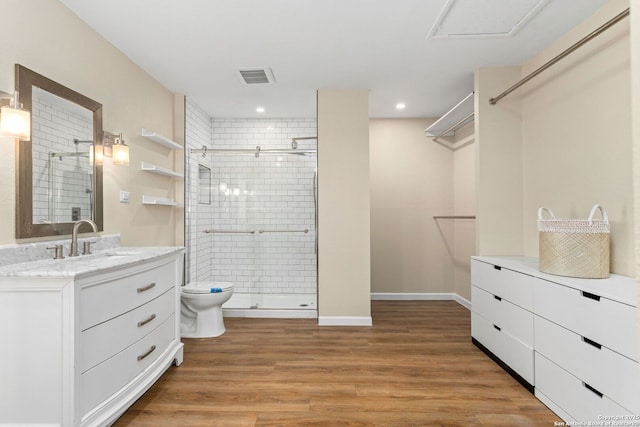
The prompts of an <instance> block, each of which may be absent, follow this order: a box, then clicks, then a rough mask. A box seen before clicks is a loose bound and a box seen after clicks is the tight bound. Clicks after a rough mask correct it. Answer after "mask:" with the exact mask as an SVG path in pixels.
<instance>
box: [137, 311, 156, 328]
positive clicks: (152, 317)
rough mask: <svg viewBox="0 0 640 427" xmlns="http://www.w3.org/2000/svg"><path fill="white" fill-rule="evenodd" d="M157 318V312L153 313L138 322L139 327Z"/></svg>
mask: <svg viewBox="0 0 640 427" xmlns="http://www.w3.org/2000/svg"><path fill="white" fill-rule="evenodd" d="M155 318H156V315H155V314H152V315H151V316H149V317H148V318H147V319H144V320H143V321H141V322H138V328H140V327H142V326H144V325H146V324H147V323H149V322H151V321H152V320H153V319H155Z"/></svg>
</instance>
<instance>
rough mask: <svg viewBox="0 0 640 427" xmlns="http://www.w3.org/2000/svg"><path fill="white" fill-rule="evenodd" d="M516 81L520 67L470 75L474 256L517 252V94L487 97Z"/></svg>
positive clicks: (519, 162)
mask: <svg viewBox="0 0 640 427" xmlns="http://www.w3.org/2000/svg"><path fill="white" fill-rule="evenodd" d="M518 79H520V67H504V68H481V69H479V70H477V71H476V74H475V93H476V94H475V107H474V111H475V121H474V124H475V140H476V142H475V144H476V190H477V191H476V215H477V218H476V227H477V233H476V248H477V253H478V255H522V252H523V247H522V245H523V242H522V119H521V112H520V110H521V108H520V101H519V99H518V98H517V97H514V96H512V97H507V98H504V99H503V100H502V101H501V102H500V103H498V104H497V105H490V104H489V99H491V98H493V97H495V96H497V95H498V94H500V93H501V92H502V91H503V90H504V89H506V88H507V87H509V86H510V85H511V84H513V83H514V82H516V81H518Z"/></svg>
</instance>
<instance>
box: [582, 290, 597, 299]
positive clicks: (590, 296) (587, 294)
mask: <svg viewBox="0 0 640 427" xmlns="http://www.w3.org/2000/svg"><path fill="white" fill-rule="evenodd" d="M581 294H582V296H583V297H585V298H589V299H592V300H594V301H600V296H599V295H596V294H592V293H591V292H585V291H581Z"/></svg>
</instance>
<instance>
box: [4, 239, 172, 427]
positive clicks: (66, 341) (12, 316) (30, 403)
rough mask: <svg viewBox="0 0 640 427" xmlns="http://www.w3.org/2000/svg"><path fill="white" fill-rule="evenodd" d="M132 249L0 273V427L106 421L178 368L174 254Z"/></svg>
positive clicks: (73, 424) (117, 415)
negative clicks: (165, 374) (171, 369)
mask: <svg viewBox="0 0 640 427" xmlns="http://www.w3.org/2000/svg"><path fill="white" fill-rule="evenodd" d="M123 249H124V248H123ZM126 249H128V250H129V248H126ZM137 249H139V250H138V251H135V250H134V251H130V252H128V254H127V255H119V254H118V253H117V252H116V253H114V254H113V255H112V256H104V257H101V256H100V255H96V256H93V255H89V256H86V258H84V260H83V259H82V257H79V258H78V259H74V260H60V261H55V262H50V263H49V265H50V266H49V267H46V266H45V265H44V263H42V262H40V264H39V265H38V266H37V267H36V268H34V269H33V270H29V268H28V267H27V268H25V270H24V271H16V272H14V273H12V274H11V275H9V276H3V272H2V270H0V325H2V326H0V332H1V336H2V341H3V343H4V346H3V347H4V348H3V350H2V363H1V364H0V426H3V425H7V426H8V425H12V426H15V425H20V426H28V425H34V426H35V425H37V426H103V425H110V424H111V423H113V422H114V421H115V420H116V419H117V418H118V417H119V416H120V415H121V414H122V413H123V412H124V411H125V410H126V409H127V408H128V407H129V406H130V405H131V404H133V403H134V402H135V400H136V399H138V398H139V397H140V396H141V395H142V394H143V393H144V392H145V391H146V390H147V389H148V388H149V387H151V385H153V383H154V382H155V381H156V380H157V379H158V378H159V377H160V376H161V375H162V374H163V373H164V371H166V370H167V369H168V368H169V367H170V366H171V364H173V363H175V364H176V365H179V364H180V363H182V348H183V345H182V343H181V342H180V329H179V328H180V325H179V300H180V297H179V286H180V284H181V283H182V264H183V257H182V249H181V248H137ZM29 264H30V263H29ZM23 265H24V266H27V264H23Z"/></svg>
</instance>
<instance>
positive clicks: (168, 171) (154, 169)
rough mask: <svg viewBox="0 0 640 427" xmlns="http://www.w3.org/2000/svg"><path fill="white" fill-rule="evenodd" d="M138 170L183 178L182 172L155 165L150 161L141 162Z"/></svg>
mask: <svg viewBox="0 0 640 427" xmlns="http://www.w3.org/2000/svg"><path fill="white" fill-rule="evenodd" d="M140 170H143V171H147V172H151V173H156V174H158V175H165V176H171V177H174V178H184V174H182V173H180V172H176V171H174V170H171V169H166V168H161V167H160V166H156V165H154V164H152V163H147V162H142V164H141V165H140Z"/></svg>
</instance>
